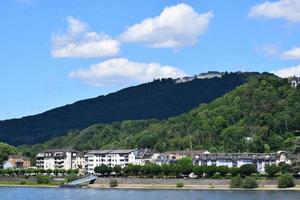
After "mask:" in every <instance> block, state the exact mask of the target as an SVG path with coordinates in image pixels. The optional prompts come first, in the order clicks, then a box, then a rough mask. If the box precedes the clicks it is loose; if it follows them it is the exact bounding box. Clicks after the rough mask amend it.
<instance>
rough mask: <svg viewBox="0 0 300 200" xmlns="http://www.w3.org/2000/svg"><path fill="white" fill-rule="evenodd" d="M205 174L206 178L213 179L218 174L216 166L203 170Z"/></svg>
mask: <svg viewBox="0 0 300 200" xmlns="http://www.w3.org/2000/svg"><path fill="white" fill-rule="evenodd" d="M203 172H204V173H205V177H211V176H213V175H214V174H215V173H216V172H217V167H216V166H205V167H204V168H203Z"/></svg>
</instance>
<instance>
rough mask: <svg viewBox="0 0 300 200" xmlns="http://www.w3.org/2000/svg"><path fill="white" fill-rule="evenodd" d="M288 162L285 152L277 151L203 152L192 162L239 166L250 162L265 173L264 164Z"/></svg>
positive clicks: (205, 164)
mask: <svg viewBox="0 0 300 200" xmlns="http://www.w3.org/2000/svg"><path fill="white" fill-rule="evenodd" d="M279 163H288V164H290V161H289V160H288V159H287V156H286V152H284V151H279V152H277V153H209V152H206V153H203V154H198V155H196V156H195V159H194V164H195V165H199V166H227V167H229V168H230V167H241V166H242V165H245V164H252V165H254V166H255V167H256V169H257V172H259V173H265V166H267V165H278V164H279Z"/></svg>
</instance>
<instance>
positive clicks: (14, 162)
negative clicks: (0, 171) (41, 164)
mask: <svg viewBox="0 0 300 200" xmlns="http://www.w3.org/2000/svg"><path fill="white" fill-rule="evenodd" d="M30 166H31V162H30V159H29V158H26V157H24V156H22V155H11V156H9V157H8V159H7V161H5V162H4V164H3V168H4V169H8V168H28V167H30Z"/></svg>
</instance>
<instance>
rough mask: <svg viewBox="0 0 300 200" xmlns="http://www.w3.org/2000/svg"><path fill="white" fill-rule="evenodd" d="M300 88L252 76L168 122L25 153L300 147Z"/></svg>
mask: <svg viewBox="0 0 300 200" xmlns="http://www.w3.org/2000/svg"><path fill="white" fill-rule="evenodd" d="M299 99H300V87H298V88H293V87H291V85H290V84H289V83H288V81H287V79H280V78H278V77H275V76H270V75H265V76H261V77H257V78H254V79H251V80H250V81H249V82H247V83H245V84H244V85H242V86H240V87H238V88H236V89H234V90H233V91H231V92H229V93H227V94H225V95H224V96H222V97H220V98H218V99H216V100H214V101H213V102H211V103H209V104H203V105H200V106H199V107H197V108H194V109H192V110H191V111H190V112H188V113H185V114H182V115H180V116H177V117H172V118H169V119H168V120H162V121H159V120H138V121H123V122H115V123H112V124H106V125H105V124H98V125H94V126H91V127H89V128H87V129H84V130H82V131H74V132H70V133H69V134H68V135H67V136H63V137H59V138H56V139H53V140H51V141H49V142H46V143H44V144H39V145H34V146H32V147H30V148H29V147H26V146H23V147H22V148H21V150H22V152H25V153H28V154H30V153H34V152H37V151H38V150H40V149H45V148H62V147H72V148H75V149H78V150H84V149H105V148H136V147H149V148H153V149H156V150H158V151H166V150H179V149H187V148H189V147H190V141H192V146H193V148H194V149H208V150H209V151H211V152H215V151H218V152H270V151H272V152H273V151H276V150H282V149H285V150H295V149H296V147H297V145H298V150H297V151H299V152H300V139H299V136H297V135H296V133H298V132H299V130H300V123H299V122H300V100H299Z"/></svg>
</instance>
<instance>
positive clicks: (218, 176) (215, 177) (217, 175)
mask: <svg viewBox="0 0 300 200" xmlns="http://www.w3.org/2000/svg"><path fill="white" fill-rule="evenodd" d="M210 178H212V179H222V178H223V177H222V176H221V175H220V174H219V173H215V174H214V175H212V177H210Z"/></svg>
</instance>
